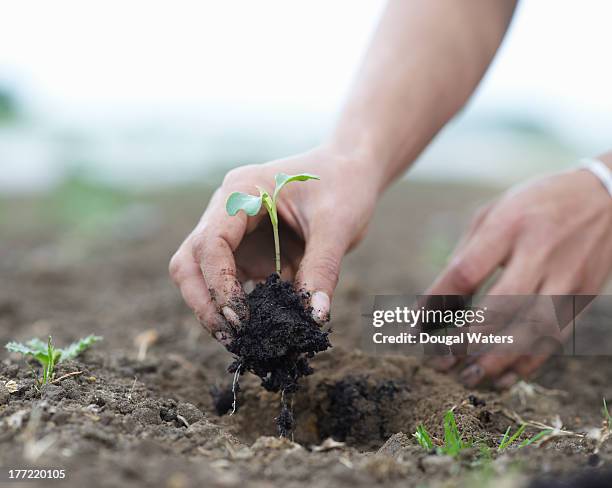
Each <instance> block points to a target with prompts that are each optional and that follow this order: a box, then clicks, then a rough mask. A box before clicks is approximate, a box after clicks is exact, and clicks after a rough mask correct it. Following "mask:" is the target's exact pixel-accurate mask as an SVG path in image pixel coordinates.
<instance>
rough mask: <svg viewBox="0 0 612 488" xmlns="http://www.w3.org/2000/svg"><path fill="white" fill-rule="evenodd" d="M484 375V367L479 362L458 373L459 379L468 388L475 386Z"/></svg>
mask: <svg viewBox="0 0 612 488" xmlns="http://www.w3.org/2000/svg"><path fill="white" fill-rule="evenodd" d="M483 376H484V369H482V367H481V366H480V365H479V364H472V365H471V366H468V367H467V368H465V369H464V370H463V371H462V372H461V374H460V375H459V380H460V381H461V383H463V384H464V385H465V386H467V387H468V388H472V387H474V386H476V385H477V384H478V383H479V382H480V380H481V379H482V377H483Z"/></svg>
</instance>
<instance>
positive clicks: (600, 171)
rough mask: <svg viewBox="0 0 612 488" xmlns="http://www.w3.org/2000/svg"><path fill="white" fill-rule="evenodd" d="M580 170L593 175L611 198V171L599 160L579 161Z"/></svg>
mask: <svg viewBox="0 0 612 488" xmlns="http://www.w3.org/2000/svg"><path fill="white" fill-rule="evenodd" d="M579 163H580V168H582V169H586V170H588V171H590V172H591V173H593V175H595V177H597V179H598V180H599V181H601V184H602V185H603V186H604V188H605V189H606V190H608V193H609V194H610V197H612V170H610V168H608V167H607V166H606V165H605V164H604V163H602V162H601V161H600V160H599V159H593V158H583V159H581V160H580V161H579Z"/></svg>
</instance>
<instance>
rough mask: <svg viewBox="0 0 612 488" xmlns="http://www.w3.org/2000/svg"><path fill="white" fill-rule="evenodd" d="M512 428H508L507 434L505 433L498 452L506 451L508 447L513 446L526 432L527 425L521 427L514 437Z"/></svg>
mask: <svg viewBox="0 0 612 488" xmlns="http://www.w3.org/2000/svg"><path fill="white" fill-rule="evenodd" d="M511 427H512V426H508V428H507V429H506V432H505V433H504V436H503V437H502V440H501V441H500V442H499V446H497V452H501V451H503V450H504V449H506V447H508V446H510V445H512V443H513V442H514V441H515V440H517V439H518V438H519V437H520V436H521V434H522V433H523V432H525V427H526V426H525V424H523V425H521V426H520V427H519V428H518V429H517V431H516V432H515V433H514V435H512V436H510V429H511Z"/></svg>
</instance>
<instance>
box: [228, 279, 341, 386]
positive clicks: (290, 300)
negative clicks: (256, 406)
mask: <svg viewBox="0 0 612 488" xmlns="http://www.w3.org/2000/svg"><path fill="white" fill-rule="evenodd" d="M304 298H305V297H303V296H301V295H299V294H298V293H296V291H295V290H294V289H293V285H292V284H291V283H289V282H287V281H282V280H281V279H280V277H279V276H278V275H277V274H276V273H274V274H272V275H270V276H269V277H268V279H267V280H266V281H265V283H259V284H257V286H256V287H255V289H254V290H253V291H252V292H251V293H250V294H249V295H248V302H249V309H250V318H249V321H248V322H247V323H245V324H243V325H242V326H241V328H240V329H239V330H238V332H237V335H236V338H235V339H234V341H233V342H232V343H231V344H230V345H229V347H228V350H229V351H230V352H231V353H233V354H234V355H235V356H236V359H235V361H234V362H233V363H232V364H231V365H230V367H229V371H230V372H231V373H233V372H235V371H236V370H238V369H240V374H243V373H245V372H246V371H250V372H252V373H254V374H255V375H257V376H259V377H260V378H261V385H262V386H263V387H264V388H265V389H266V390H268V391H273V392H279V391H281V392H283V393H294V392H295V391H296V390H297V389H298V381H299V379H300V378H301V377H303V376H308V375H310V374H312V372H313V370H312V368H311V367H310V366H309V364H308V359H309V358H312V357H314V355H315V353H318V352H321V351H325V350H326V349H328V348H329V347H331V345H330V343H329V339H328V335H329V332H327V331H323V330H321V328H320V327H319V326H318V325H317V323H316V322H315V321H314V320H313V319H312V317H311V310H310V309H307V308H305V307H304Z"/></svg>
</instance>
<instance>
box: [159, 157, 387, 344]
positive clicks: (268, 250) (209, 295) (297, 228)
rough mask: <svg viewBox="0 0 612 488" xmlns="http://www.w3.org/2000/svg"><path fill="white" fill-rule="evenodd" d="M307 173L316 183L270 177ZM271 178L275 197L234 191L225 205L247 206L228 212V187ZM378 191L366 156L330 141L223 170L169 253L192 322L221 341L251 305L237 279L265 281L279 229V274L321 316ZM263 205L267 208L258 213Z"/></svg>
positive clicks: (262, 183) (267, 183) (246, 188)
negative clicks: (341, 150)
mask: <svg viewBox="0 0 612 488" xmlns="http://www.w3.org/2000/svg"><path fill="white" fill-rule="evenodd" d="M304 172H307V176H306V178H307V179H311V178H310V176H311V175H314V174H316V175H318V176H319V177H320V181H314V182H310V181H308V182H306V183H301V184H291V185H287V183H289V182H290V180H286V181H280V180H278V181H277V180H276V179H275V175H277V174H279V173H282V174H285V175H296V174H297V175H298V176H300V175H303V173H304ZM291 181H294V180H291ZM275 182H276V183H277V185H276V186H277V191H276V195H275V194H274V193H272V194H270V193H268V191H266V190H262V191H266V193H267V195H268V196H267V197H266V196H265V195H264V196H262V195H261V194H260V196H256V195H246V196H244V197H240V199H239V200H234V199H237V198H239V197H236V196H234V197H232V199H231V200H230V203H239V204H240V205H238V207H246V208H242V209H243V210H245V211H244V212H239V211H238V210H239V209H238V208H236V212H237V213H236V215H234V216H233V217H232V216H230V215H228V213H227V210H228V209H227V208H226V203H228V202H227V200H228V196H229V195H232V194H233V193H235V192H240V193H242V194H249V193H254V190H255V189H256V188H257V187H261V188H262V189H271V188H272V186H273V185H274V183H275ZM285 185H286V186H285ZM281 188H282V193H280V197H279V193H278V192H279V191H280V189H281ZM380 190H381V186H380V181H379V180H378V179H377V178H376V177H375V176H374V175H373V174H372V172H371V171H368V165H367V164H365V162H364V161H362V160H358V159H351V158H347V157H344V156H343V155H340V154H338V153H336V152H334V151H332V150H330V149H328V148H317V149H315V150H313V151H310V152H308V153H305V154H301V155H298V156H294V157H291V158H287V159H283V160H279V161H274V162H270V163H266V164H263V165H252V166H243V167H240V168H237V169H235V170H232V171H230V172H229V173H228V174H227V175H226V177H225V179H224V181H223V184H222V185H221V187H220V188H219V189H218V190H217V191H216V192H215V193H214V195H213V197H212V198H211V200H210V202H209V204H208V207H207V209H206V211H205V212H204V215H203V216H202V218H201V220H200V222H199V224H198V225H197V226H196V228H195V229H194V230H193V232H192V233H191V234H190V235H189V236H188V237H187V239H186V240H185V241H184V242H183V244H182V245H181V246H180V248H179V249H178V251H177V252H176V253H175V255H174V256H173V258H172V260H171V263H170V273H171V275H172V277H173V280H174V281H175V283H176V284H177V286H178V287H179V288H180V290H181V294H182V295H183V298H184V299H185V301H186V303H187V304H188V305H189V306H190V308H191V309H192V310H193V311H194V312H195V314H196V317H197V318H198V320H199V321H200V322H201V323H202V324H203V325H204V326H205V327H206V328H207V329H208V330H209V331H210V332H211V333H212V334H213V335H214V336H215V337H216V338H217V339H218V340H219V341H221V342H222V343H223V344H224V345H228V344H229V343H230V342H231V338H232V334H233V331H234V330H236V329H237V328H238V327H239V326H240V323H241V322H242V321H244V320H245V319H246V318H247V317H248V313H249V312H248V306H247V304H246V296H245V293H244V291H243V288H242V284H243V283H246V282H249V281H254V282H255V281H263V280H265V278H266V277H267V276H268V275H269V274H271V273H273V272H274V271H275V269H276V268H277V262H276V259H275V253H273V251H272V243H273V242H275V237H274V234H275V230H274V228H275V227H276V228H277V229H276V231H277V233H278V247H279V248H280V249H282V252H281V253H280V269H281V274H282V277H283V279H285V280H294V282H295V287H296V289H300V290H301V289H303V290H305V291H308V292H310V296H311V298H310V303H309V304H307V305H310V306H312V308H313V317H314V318H315V320H317V321H318V322H320V323H321V322H324V321H325V320H327V318H328V316H329V309H330V302H331V297H332V294H333V291H334V288H335V286H336V283H337V280H338V275H339V272H340V263H341V261H342V258H343V256H344V254H345V253H346V252H347V250H349V249H350V248H351V247H352V246H354V245H355V244H356V243H357V242H358V241H359V240H360V239H361V237H362V236H363V234H364V232H365V228H366V226H367V224H368V222H369V220H370V217H371V215H372V212H373V208H374V204H375V202H376V200H377V198H378V195H379V192H380ZM356 192H358V194H359V198H356V197H355V193H356ZM266 202H267V203H266ZM272 204H274V205H272ZM261 206H264V207H265V208H266V210H268V211H267V212H261V211H259V210H260V209H261ZM268 207H269V208H268ZM274 209H275V210H274ZM230 210H232V209H230ZM255 210H257V212H255ZM266 213H267V215H266ZM274 222H275V223H276V225H273V223H274ZM275 247H277V246H275Z"/></svg>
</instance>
